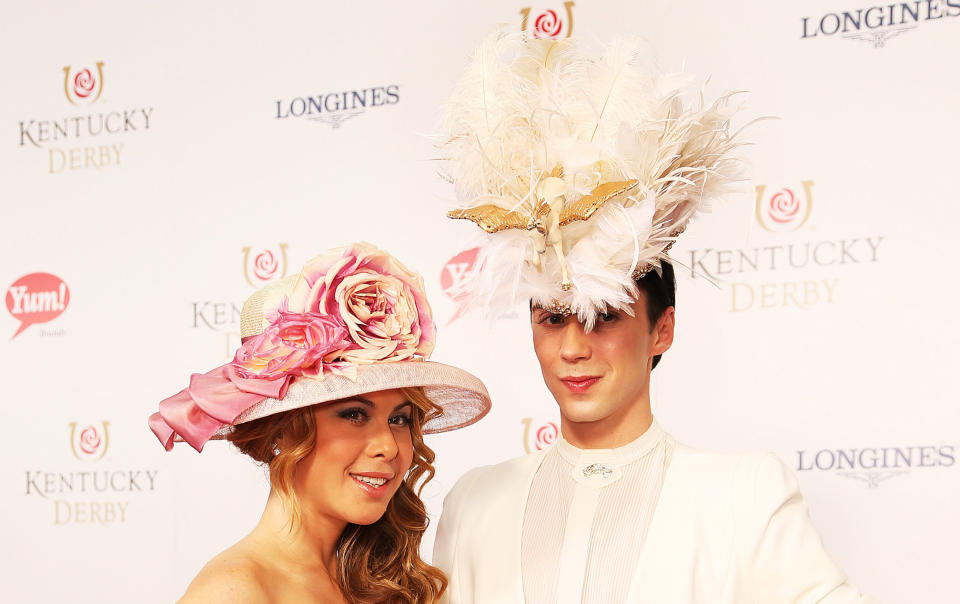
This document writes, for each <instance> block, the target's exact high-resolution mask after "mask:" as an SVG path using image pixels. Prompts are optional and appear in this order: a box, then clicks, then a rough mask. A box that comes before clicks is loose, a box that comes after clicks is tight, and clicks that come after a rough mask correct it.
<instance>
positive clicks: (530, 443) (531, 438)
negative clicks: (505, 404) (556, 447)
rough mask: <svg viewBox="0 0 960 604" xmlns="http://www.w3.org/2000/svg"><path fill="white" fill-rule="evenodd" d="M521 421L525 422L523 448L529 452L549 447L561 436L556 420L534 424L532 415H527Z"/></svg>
mask: <svg viewBox="0 0 960 604" xmlns="http://www.w3.org/2000/svg"><path fill="white" fill-rule="evenodd" d="M520 423H521V424H523V450H524V451H526V452H527V453H533V452H534V451H540V450H541V449H545V448H547V447H549V446H550V445H552V444H553V443H555V442H557V438H558V437H559V436H560V429H559V428H558V427H557V424H556V423H555V422H544V423H537V424H534V421H533V418H532V417H525V418H523V419H522V420H520Z"/></svg>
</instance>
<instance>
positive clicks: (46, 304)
mask: <svg viewBox="0 0 960 604" xmlns="http://www.w3.org/2000/svg"><path fill="white" fill-rule="evenodd" d="M69 303H70V289H69V288H68V287H67V284H66V283H65V282H64V280H63V279H61V278H60V277H58V276H56V275H51V274H50V273H30V274H29V275H24V276H23V277H20V278H19V279H17V280H16V281H14V282H13V285H11V286H10V288H9V289H7V310H9V311H10V314H11V315H13V318H14V319H16V320H18V321H20V327H19V328H18V329H17V331H16V332H15V333H14V334H13V335H12V336H11V337H10V339H11V340H12V339H13V338H15V337H17V336H18V335H20V334H21V333H23V330H25V329H26V328H28V327H30V326H31V325H33V324H34V323H46V322H47V321H52V320H54V319H56V318H57V317H59V316H60V315H61V314H62V313H63V311H64V310H66V308H67V304H69Z"/></svg>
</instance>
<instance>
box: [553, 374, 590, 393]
mask: <svg viewBox="0 0 960 604" xmlns="http://www.w3.org/2000/svg"><path fill="white" fill-rule="evenodd" d="M599 380H600V376H599V375H583V376H570V377H563V378H560V381H561V382H563V385H564V386H566V387H567V389H569V390H570V392H573V393H576V394H579V393H581V392H586V391H587V390H588V389H589V388H590V387H591V386H593V385H594V384H596V383H597V382H598V381H599Z"/></svg>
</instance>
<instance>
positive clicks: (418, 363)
mask: <svg viewBox="0 0 960 604" xmlns="http://www.w3.org/2000/svg"><path fill="white" fill-rule="evenodd" d="M418 386H419V387H422V388H423V391H424V394H426V395H427V397H428V398H429V399H430V400H431V401H433V402H434V403H436V404H437V405H439V406H440V407H441V408H442V409H443V414H442V415H440V416H439V417H435V418H433V419H432V420H430V421H428V422H427V423H426V424H424V426H423V432H424V433H425V434H434V433H438V432H447V431H449V430H456V429H458V428H463V427H465V426H469V425H470V424H473V423H475V422H477V421H479V420H480V419H481V418H482V417H483V416H484V415H486V414H487V413H488V412H489V411H490V395H489V394H488V393H487V389H486V387H485V386H484V385H483V382H481V381H480V379H479V378H477V377H476V376H474V375H472V374H471V373H468V372H466V371H464V370H463V369H459V368H457V367H453V366H451V365H444V364H443V363H437V362H434V361H422V360H410V361H398V362H394V363H390V362H386V363H384V362H381V363H371V364H369V365H358V366H357V375H356V379H351V378H349V377H346V376H342V375H328V376H326V377H324V379H322V380H317V379H313V378H309V377H303V376H301V377H298V378H296V379H294V380H293V381H292V382H291V384H290V386H289V387H288V388H287V392H286V395H285V396H284V397H283V398H282V399H276V398H268V399H264V400H263V401H262V402H260V403H257V404H256V405H254V406H253V407H250V408H249V409H247V410H246V411H244V412H243V413H241V414H240V416H239V417H237V419H236V420H234V422H233V424H232V425H228V426H224V427H223V428H221V429H220V430H219V431H218V432H217V433H216V434H215V435H214V436H213V437H212V438H213V439H223V438H225V437H226V435H227V434H229V433H230V431H231V430H232V426H234V425H237V424H242V423H245V422H250V421H253V420H255V419H260V418H262V417H267V416H269V415H274V414H276V413H283V412H284V411H291V410H293V409H300V408H302V407H309V406H310V405H318V404H321V403H327V402H330V401H336V400H343V399H347V398H350V397H351V396H359V395H362V394H367V393H369V392H377V391H380V390H393V389H396V388H414V387H418Z"/></svg>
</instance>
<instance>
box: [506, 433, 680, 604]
mask: <svg viewBox="0 0 960 604" xmlns="http://www.w3.org/2000/svg"><path fill="white" fill-rule="evenodd" d="M670 443H672V441H668V439H666V438H665V434H664V432H663V429H662V428H661V427H660V425H659V424H658V423H657V422H656V420H654V422H653V423H652V424H651V426H650V427H649V428H648V429H647V431H646V432H644V433H643V434H642V435H641V436H640V437H639V438H637V439H636V440H634V441H633V442H631V443H628V444H626V445H624V446H622V447H618V448H616V449H578V448H576V447H574V446H573V445H571V444H570V443H568V442H567V441H566V440H564V439H563V438H562V437H561V438H560V440H559V441H558V442H557V444H556V445H554V446H553V448H552V449H550V450H549V451H548V452H547V453H546V454H545V456H544V459H543V462H542V463H541V465H540V468H539V469H538V470H537V473H536V475H535V476H534V479H533V484H532V485H531V488H530V494H529V496H528V499H527V506H526V511H525V513H524V518H523V535H522V538H521V550H520V558H521V572H522V576H523V592H524V597H525V600H526V602H527V603H528V604H554V603H564V604H567V603H570V604H572V603H583V604H611V603H615V602H623V601H625V600H626V598H627V594H628V592H629V590H630V581H631V579H632V578H633V575H634V572H635V571H636V568H637V564H638V563H639V559H640V552H641V551H642V550H643V544H644V541H645V540H646V536H647V530H648V529H649V528H650V523H651V521H652V520H653V513H654V510H655V509H656V506H657V500H658V499H659V497H660V490H661V488H662V487H663V479H664V476H665V475H666V470H667V467H668V465H669V463H670V456H671V453H672V446H671V444H670Z"/></svg>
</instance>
